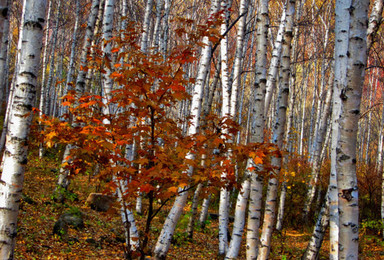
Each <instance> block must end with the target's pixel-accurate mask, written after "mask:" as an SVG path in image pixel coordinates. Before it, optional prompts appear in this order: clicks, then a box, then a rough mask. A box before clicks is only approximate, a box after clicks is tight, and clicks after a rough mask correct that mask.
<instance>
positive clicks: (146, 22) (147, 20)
mask: <svg viewBox="0 0 384 260" xmlns="http://www.w3.org/2000/svg"><path fill="white" fill-rule="evenodd" d="M152 8H153V0H148V1H147V5H146V7H145V14H144V20H143V34H142V35H141V45H140V48H141V51H142V52H147V49H148V38H149V28H150V27H149V26H150V23H151V13H152Z"/></svg>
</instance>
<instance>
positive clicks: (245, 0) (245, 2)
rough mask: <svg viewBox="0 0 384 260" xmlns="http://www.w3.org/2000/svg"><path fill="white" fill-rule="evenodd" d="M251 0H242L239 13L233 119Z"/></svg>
mask: <svg viewBox="0 0 384 260" xmlns="http://www.w3.org/2000/svg"><path fill="white" fill-rule="evenodd" d="M248 6H249V0H241V1H240V10H239V15H240V16H241V18H240V20H239V21H238V24H239V27H238V28H237V37H236V53H235V55H236V56H235V62H234V65H233V67H234V68H233V74H234V75H233V84H232V89H231V111H230V113H231V116H232V118H233V119H235V117H236V111H237V110H236V105H237V93H238V89H239V87H240V86H241V73H242V66H243V65H242V64H243V49H244V35H245V29H246V22H247V13H248Z"/></svg>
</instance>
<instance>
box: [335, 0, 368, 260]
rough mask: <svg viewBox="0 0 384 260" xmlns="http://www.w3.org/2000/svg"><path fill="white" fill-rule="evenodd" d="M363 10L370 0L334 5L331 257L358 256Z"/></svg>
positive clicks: (364, 21) (365, 24) (351, 257)
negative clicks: (358, 145)
mask: <svg viewBox="0 0 384 260" xmlns="http://www.w3.org/2000/svg"><path fill="white" fill-rule="evenodd" d="M368 6H369V1H342V0H338V1H336V9H335V11H336V20H335V21H336V27H335V33H336V41H335V84H334V93H333V109H334V112H333V114H332V123H333V124H334V125H333V131H332V157H331V167H332V168H331V177H332V178H333V179H336V187H334V186H331V188H332V189H333V190H334V193H335V194H334V196H331V197H330V201H331V204H332V202H333V203H334V204H336V205H335V206H337V208H336V209H334V210H335V211H336V210H337V211H338V212H339V214H338V216H337V215H336V216H337V217H338V219H336V221H338V222H336V223H335V214H333V215H332V214H331V215H330V216H331V219H330V221H331V223H332V222H333V225H331V231H330V234H331V235H332V236H336V235H338V237H337V239H338V241H337V240H336V241H335V239H334V238H332V240H331V244H330V245H331V255H330V257H331V259H337V258H339V259H357V258H358V239H359V238H358V226H359V224H358V217H359V208H358V186H357V177H356V140H357V128H358V120H359V114H360V101H361V86H362V84H363V81H364V72H365V66H366V61H367V53H366V50H367V43H366V33H367V24H368V18H367V12H368ZM351 10H353V12H351ZM331 181H332V183H330V185H334V184H335V183H334V180H332V179H331ZM331 211H332V208H331ZM335 224H336V225H337V226H338V229H337V230H335V228H334V226H335ZM336 231H337V233H336ZM335 242H337V244H336V243H335ZM337 249H338V250H337ZM334 252H336V253H334ZM336 257H337V258H336Z"/></svg>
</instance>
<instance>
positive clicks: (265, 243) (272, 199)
mask: <svg viewBox="0 0 384 260" xmlns="http://www.w3.org/2000/svg"><path fill="white" fill-rule="evenodd" d="M286 12H287V15H286V27H285V31H284V38H283V47H282V60H281V73H280V75H281V76H280V80H279V84H280V86H279V96H278V100H277V105H276V113H277V115H276V121H275V123H274V126H273V134H272V135H273V137H272V142H273V143H274V144H276V146H277V147H278V148H279V149H282V148H283V139H284V131H285V122H286V112H287V107H288V94H289V79H290V66H291V62H290V58H291V55H290V52H291V41H292V36H293V19H294V13H295V1H294V0H290V1H288V2H287V11H286ZM281 160H282V159H281V158H278V157H275V156H274V157H272V159H271V164H272V165H273V166H274V167H276V171H277V173H279V172H280V169H281ZM277 186H278V180H277V178H276V176H271V177H270V179H269V181H268V190H267V197H266V202H265V213H264V222H263V229H262V235H261V238H260V246H259V252H258V253H259V254H258V257H257V259H268V257H269V252H270V246H271V237H272V231H273V225H274V221H275V215H276V200H277Z"/></svg>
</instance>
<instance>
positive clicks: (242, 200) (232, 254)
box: [225, 176, 251, 259]
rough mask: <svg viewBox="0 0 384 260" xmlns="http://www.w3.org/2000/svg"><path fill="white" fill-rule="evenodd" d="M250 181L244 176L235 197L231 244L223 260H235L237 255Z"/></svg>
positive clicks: (242, 230)
mask: <svg viewBox="0 0 384 260" xmlns="http://www.w3.org/2000/svg"><path fill="white" fill-rule="evenodd" d="M250 184H251V182H250V179H249V176H246V179H245V180H244V182H243V184H242V186H241V190H240V191H239V195H238V197H237V202H236V207H235V221H234V223H233V230H232V236H231V243H230V244H229V248H228V252H227V255H226V256H225V259H236V258H237V257H238V255H239V251H240V244H241V239H242V237H243V232H244V226H245V213H246V210H247V201H248V196H249V189H250Z"/></svg>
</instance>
